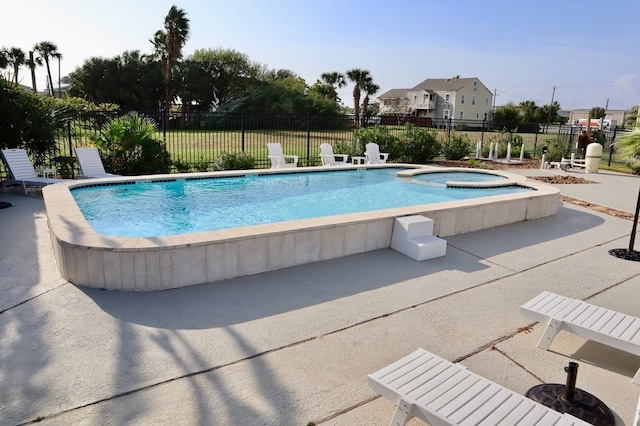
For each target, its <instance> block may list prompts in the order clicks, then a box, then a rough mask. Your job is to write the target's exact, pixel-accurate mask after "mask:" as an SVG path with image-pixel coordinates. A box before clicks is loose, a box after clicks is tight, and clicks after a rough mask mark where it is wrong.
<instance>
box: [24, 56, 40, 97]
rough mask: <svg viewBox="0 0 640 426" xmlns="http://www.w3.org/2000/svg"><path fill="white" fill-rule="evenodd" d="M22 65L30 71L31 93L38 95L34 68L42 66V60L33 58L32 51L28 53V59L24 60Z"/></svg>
mask: <svg viewBox="0 0 640 426" xmlns="http://www.w3.org/2000/svg"><path fill="white" fill-rule="evenodd" d="M24 63H25V64H26V65H27V66H28V67H29V70H30V71H31V87H32V89H31V90H32V91H33V93H38V88H37V87H36V67H41V66H42V59H41V58H39V57H34V56H33V50H31V51H29V59H26V60H25V61H24Z"/></svg>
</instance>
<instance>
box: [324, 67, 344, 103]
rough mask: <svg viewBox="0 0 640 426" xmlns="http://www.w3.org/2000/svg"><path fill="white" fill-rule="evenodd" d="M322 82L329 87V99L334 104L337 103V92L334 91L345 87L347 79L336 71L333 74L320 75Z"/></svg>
mask: <svg viewBox="0 0 640 426" xmlns="http://www.w3.org/2000/svg"><path fill="white" fill-rule="evenodd" d="M320 78H321V79H322V82H323V83H325V84H327V85H329V86H331V89H332V91H331V96H330V98H329V99H331V100H332V101H334V102H338V91H337V90H336V89H341V88H343V87H344V86H346V85H347V79H346V78H345V76H344V74H342V73H339V72H337V71H334V72H325V73H322V75H320Z"/></svg>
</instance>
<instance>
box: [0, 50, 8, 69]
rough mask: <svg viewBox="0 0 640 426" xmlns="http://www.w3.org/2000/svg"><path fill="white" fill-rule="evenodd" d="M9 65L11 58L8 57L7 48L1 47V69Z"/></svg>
mask: <svg viewBox="0 0 640 426" xmlns="http://www.w3.org/2000/svg"><path fill="white" fill-rule="evenodd" d="M8 66H9V60H8V59H7V48H6V47H3V48H2V49H0V70H4V69H6V68H7V67H8Z"/></svg>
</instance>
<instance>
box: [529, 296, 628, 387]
mask: <svg viewBox="0 0 640 426" xmlns="http://www.w3.org/2000/svg"><path fill="white" fill-rule="evenodd" d="M520 313H521V314H522V315H524V316H525V317H527V318H531V319H534V320H536V321H538V322H540V323H542V324H545V325H546V329H545V331H544V333H543V334H542V337H541V338H540V342H539V343H538V347H539V348H540V349H545V350H547V349H549V346H550V345H551V342H552V341H553V338H554V337H555V336H556V334H557V333H558V331H560V330H564V331H568V332H570V333H573V334H577V335H578V336H582V337H585V338H587V339H590V340H593V341H595V342H598V343H601V344H603V345H607V346H611V347H612V348H616V349H618V350H621V351H624V352H628V353H631V354H633V355H640V318H636V317H633V316H631V315H626V314H622V313H620V312H616V311H613V310H611V309H606V308H602V307H599V306H596V305H591V304H589V303H587V302H583V301H582V300H579V299H571V298H569V297H565V296H560V295H557V294H554V293H550V292H548V291H543V292H542V293H540V294H539V295H538V296H536V297H535V298H533V299H531V300H530V301H528V302H527V303H525V304H524V305H522V306H520ZM632 381H633V383H635V384H637V385H640V369H639V370H638V372H637V373H636V375H635V376H634V377H633V379H632Z"/></svg>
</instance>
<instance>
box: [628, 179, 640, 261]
mask: <svg viewBox="0 0 640 426" xmlns="http://www.w3.org/2000/svg"><path fill="white" fill-rule="evenodd" d="M639 212H640V191H638V202H637V203H636V214H635V215H634V216H633V227H632V228H631V238H630V239H629V251H633V245H634V244H635V241H636V228H637V227H638V213H639Z"/></svg>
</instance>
